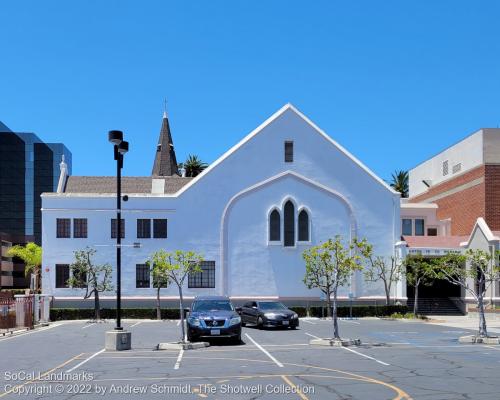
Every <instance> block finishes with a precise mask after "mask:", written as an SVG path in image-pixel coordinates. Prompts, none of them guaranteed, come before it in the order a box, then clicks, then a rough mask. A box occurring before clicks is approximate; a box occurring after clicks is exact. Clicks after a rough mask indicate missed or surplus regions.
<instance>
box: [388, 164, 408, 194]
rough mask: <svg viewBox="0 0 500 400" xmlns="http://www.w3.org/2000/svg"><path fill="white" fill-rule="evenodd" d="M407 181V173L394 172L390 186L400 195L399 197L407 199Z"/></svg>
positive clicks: (401, 171)
mask: <svg viewBox="0 0 500 400" xmlns="http://www.w3.org/2000/svg"><path fill="white" fill-rule="evenodd" d="M408 180H409V174H408V171H404V170H399V171H394V173H393V174H392V176H391V182H390V185H391V187H392V188H393V189H394V190H395V191H397V192H399V193H401V197H408V192H409V184H408Z"/></svg>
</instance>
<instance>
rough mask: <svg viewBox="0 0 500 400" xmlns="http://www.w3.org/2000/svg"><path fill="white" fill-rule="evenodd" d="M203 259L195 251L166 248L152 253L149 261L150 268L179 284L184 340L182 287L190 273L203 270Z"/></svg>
mask: <svg viewBox="0 0 500 400" xmlns="http://www.w3.org/2000/svg"><path fill="white" fill-rule="evenodd" d="M202 260H203V256H202V255H200V254H198V253H196V252H194V251H184V250H176V251H173V252H168V251H166V250H158V251H156V252H154V253H153V254H152V255H151V257H150V259H149V261H148V265H149V266H150V268H156V269H157V271H158V272H157V273H158V275H159V276H162V277H164V278H166V279H168V281H169V282H174V283H175V284H176V285H177V288H178V290H179V303H180V314H181V330H182V340H181V341H182V342H185V341H186V330H185V327H184V299H183V295H182V287H183V285H184V281H185V279H186V277H187V276H188V275H189V274H192V273H196V272H201V268H200V263H201V261H202Z"/></svg>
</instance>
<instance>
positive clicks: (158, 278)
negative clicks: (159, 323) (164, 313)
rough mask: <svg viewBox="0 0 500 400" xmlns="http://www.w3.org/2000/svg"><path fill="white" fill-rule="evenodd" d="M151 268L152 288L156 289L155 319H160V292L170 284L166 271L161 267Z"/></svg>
mask: <svg viewBox="0 0 500 400" xmlns="http://www.w3.org/2000/svg"><path fill="white" fill-rule="evenodd" d="M150 268H151V277H152V278H153V287H154V288H155V289H156V319H161V302H160V290H161V289H162V288H166V287H167V286H168V285H169V283H170V277H169V275H168V272H167V270H166V269H165V268H164V267H162V266H161V265H158V264H154V265H153V266H151V267H150Z"/></svg>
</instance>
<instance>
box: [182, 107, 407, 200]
mask: <svg viewBox="0 0 500 400" xmlns="http://www.w3.org/2000/svg"><path fill="white" fill-rule="evenodd" d="M288 110H290V111H293V112H294V113H295V114H296V115H298V116H299V117H300V118H302V119H303V120H304V121H305V122H306V123H307V124H309V125H310V126H311V127H312V128H313V129H314V130H315V131H316V132H317V133H319V134H320V135H321V136H323V137H324V138H325V139H326V140H328V141H329V142H330V143H331V144H332V145H333V146H335V147H336V148H337V149H338V150H339V151H340V152H341V153H343V154H344V155H345V156H347V157H348V158H349V159H351V160H352V161H353V162H354V163H355V164H356V165H357V166H358V167H360V168H361V169H362V170H363V171H365V172H366V173H367V174H368V175H369V176H370V177H372V178H373V179H374V180H375V181H376V182H378V183H379V184H380V185H382V186H383V187H384V188H385V189H387V190H388V191H389V192H391V193H392V194H395V195H399V194H400V193H399V192H397V191H395V190H394V189H393V188H392V187H390V186H389V185H388V184H387V183H386V182H385V181H384V180H383V179H381V178H380V177H378V176H377V175H376V174H375V173H374V172H373V171H372V170H370V169H369V168H368V167H367V166H366V165H364V164H363V163H362V162H361V161H359V160H358V159H357V158H356V157H354V156H353V155H352V154H351V153H349V152H348V151H347V150H346V149H345V148H344V147H342V146H341V145H340V144H338V143H337V142H336V141H335V140H333V139H332V138H331V137H330V136H328V135H327V134H326V133H325V132H324V131H323V130H322V129H320V128H319V127H318V126H317V125H316V124H315V123H314V122H312V121H311V120H310V119H309V118H307V117H306V116H305V115H304V114H302V113H301V112H300V111H299V110H298V109H297V108H296V107H294V106H293V105H292V104H291V103H287V104H285V105H284V106H283V107H281V108H280V109H279V110H278V111H277V112H275V113H274V114H273V115H271V117H269V118H268V119H267V120H265V121H264V122H263V123H262V124H261V125H259V126H258V127H257V128H256V129H254V130H253V131H252V132H250V133H249V134H248V135H247V136H245V137H244V138H243V139H242V140H240V141H239V142H238V143H237V144H236V145H234V146H233V147H231V148H230V149H229V150H228V151H226V152H225V153H224V154H223V155H222V156H220V157H219V158H218V159H217V160H215V161H214V162H213V163H212V164H210V165H209V166H208V167H207V168H206V169H205V170H204V171H203V172H202V173H201V174H199V175H198V176H197V177H195V178H194V179H193V180H192V181H191V182H190V183H188V184H187V185H186V186H184V187H183V188H182V189H181V190H180V191H179V193H177V195H180V194H181V193H183V192H184V191H186V190H187V189H189V188H190V187H191V186H192V185H194V184H196V182H198V180H200V179H203V177H204V176H205V175H207V174H209V173H210V171H212V170H213V169H215V168H216V167H217V166H218V165H219V164H221V163H222V162H223V161H224V160H225V159H226V158H228V157H229V156H231V155H232V154H233V153H235V152H236V151H237V150H238V149H239V148H241V147H242V146H243V145H245V144H246V143H247V142H249V141H250V140H251V139H252V138H253V137H254V136H257V135H258V134H259V133H260V132H261V131H262V130H263V129H264V128H266V127H267V126H268V125H270V124H271V123H272V122H274V121H275V120H277V119H278V118H280V117H281V116H282V115H283V114H284V113H285V112H286V111H288Z"/></svg>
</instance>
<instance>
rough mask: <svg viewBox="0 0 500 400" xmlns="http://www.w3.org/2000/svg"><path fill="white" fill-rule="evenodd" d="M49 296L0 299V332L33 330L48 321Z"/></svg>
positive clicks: (22, 296)
mask: <svg viewBox="0 0 500 400" xmlns="http://www.w3.org/2000/svg"><path fill="white" fill-rule="evenodd" d="M50 302H51V296H45V295H38V294H37V295H32V294H30V295H16V296H14V297H12V295H10V296H5V295H4V296H1V297H0V330H2V331H5V330H13V329H15V328H27V329H33V328H34V326H35V324H37V323H43V322H48V321H49V313H50Z"/></svg>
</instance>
